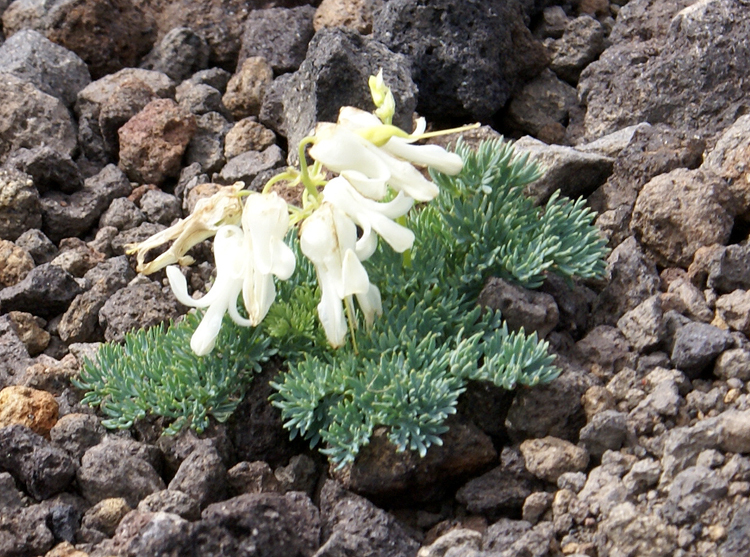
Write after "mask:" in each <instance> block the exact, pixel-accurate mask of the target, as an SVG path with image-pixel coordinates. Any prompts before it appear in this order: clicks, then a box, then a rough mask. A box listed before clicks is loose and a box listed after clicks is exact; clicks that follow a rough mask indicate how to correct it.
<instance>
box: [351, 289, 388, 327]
mask: <svg viewBox="0 0 750 557" xmlns="http://www.w3.org/2000/svg"><path fill="white" fill-rule="evenodd" d="M357 303H358V304H359V308H360V309H361V310H362V314H363V315H364V317H365V326H366V327H367V328H368V329H369V328H370V327H372V324H373V323H374V322H375V316H379V315H383V303H382V302H381V299H380V290H378V287H377V286H375V285H374V284H372V283H371V284H370V288H369V290H368V291H367V292H366V293H364V294H357Z"/></svg>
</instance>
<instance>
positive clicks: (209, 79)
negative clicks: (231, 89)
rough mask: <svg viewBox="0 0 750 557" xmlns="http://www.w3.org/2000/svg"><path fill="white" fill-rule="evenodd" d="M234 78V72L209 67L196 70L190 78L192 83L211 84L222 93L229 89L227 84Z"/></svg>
mask: <svg viewBox="0 0 750 557" xmlns="http://www.w3.org/2000/svg"><path fill="white" fill-rule="evenodd" d="M231 78H232V74H230V73H229V72H228V71H226V70H223V69H221V68H209V69H207V70H201V71H199V72H195V73H194V74H193V75H192V76H191V77H190V79H189V80H187V81H190V83H195V84H196V85H210V86H211V87H213V88H214V89H216V90H217V91H219V92H220V93H222V94H223V93H224V92H225V91H226V89H227V84H228V83H229V80H230V79H231Z"/></svg>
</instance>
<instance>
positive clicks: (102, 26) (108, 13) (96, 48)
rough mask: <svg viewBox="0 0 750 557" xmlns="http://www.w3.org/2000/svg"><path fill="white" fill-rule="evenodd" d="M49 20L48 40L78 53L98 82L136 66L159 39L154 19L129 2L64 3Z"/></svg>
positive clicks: (76, 0)
mask: <svg viewBox="0 0 750 557" xmlns="http://www.w3.org/2000/svg"><path fill="white" fill-rule="evenodd" d="M46 21H47V25H48V27H47V29H46V35H47V38H48V39H49V40H51V41H52V42H54V43H57V44H59V45H62V46H64V47H65V48H67V49H68V50H72V51H73V52H75V53H76V54H78V56H80V57H81V58H82V59H83V61H84V62H86V64H87V65H88V67H89V70H90V71H91V76H92V77H93V78H94V79H98V78H100V77H102V76H104V75H107V74H110V73H113V72H116V71H117V70H119V69H121V68H123V67H126V66H135V64H136V62H137V60H138V59H139V58H140V57H141V56H143V55H144V54H146V53H147V52H148V51H149V50H151V47H152V45H153V44H154V39H155V36H154V35H155V34H154V27H153V23H152V21H153V20H151V18H150V17H149V15H148V14H147V13H145V12H144V11H143V10H142V9H141V7H140V6H139V5H138V4H137V3H134V2H128V1H127V0H104V1H101V0H63V1H61V2H56V3H55V4H54V5H53V6H52V7H51V9H50V11H49V13H48V14H47V17H46Z"/></svg>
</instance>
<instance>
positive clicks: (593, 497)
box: [578, 453, 628, 518]
mask: <svg viewBox="0 0 750 557" xmlns="http://www.w3.org/2000/svg"><path fill="white" fill-rule="evenodd" d="M607 454H609V453H607ZM616 472H617V471H616V470H610V469H609V468H608V467H607V466H605V465H604V458H602V466H597V467H596V468H594V469H593V470H591V472H589V477H588V479H587V480H586V485H584V486H583V489H582V490H581V491H580V493H579V494H578V499H579V500H580V501H581V502H583V503H584V504H586V505H587V506H588V508H589V509H590V510H591V513H592V514H593V515H595V516H597V515H598V516H600V517H602V518H606V517H607V516H608V515H609V513H610V512H611V511H612V509H614V508H615V507H616V506H617V505H620V504H621V503H624V502H625V501H626V499H627V496H628V491H627V489H626V488H625V485H624V484H623V482H622V480H621V479H620V477H619V475H617V474H616Z"/></svg>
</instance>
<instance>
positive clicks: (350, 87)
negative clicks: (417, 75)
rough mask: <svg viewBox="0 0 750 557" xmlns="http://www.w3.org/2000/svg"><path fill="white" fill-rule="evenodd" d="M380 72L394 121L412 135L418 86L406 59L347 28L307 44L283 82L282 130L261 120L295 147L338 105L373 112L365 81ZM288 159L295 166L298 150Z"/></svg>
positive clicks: (320, 35)
mask: <svg viewBox="0 0 750 557" xmlns="http://www.w3.org/2000/svg"><path fill="white" fill-rule="evenodd" d="M381 68H382V70H383V77H384V79H385V82H386V84H387V85H388V86H389V87H390V88H391V91H392V93H393V97H394V99H395V101H396V114H395V115H394V118H393V123H394V124H395V125H396V126H398V127H400V128H402V129H404V130H407V131H411V130H412V115H413V113H414V109H415V108H416V105H417V98H416V96H417V86H416V85H415V84H414V82H413V81H412V73H411V71H410V69H409V60H408V59H407V58H406V57H405V56H401V55H399V54H394V53H393V52H391V51H390V50H388V48H386V46H384V45H383V44H382V43H381V42H378V41H375V40H372V39H369V38H366V37H362V36H361V35H359V33H356V32H354V31H347V30H345V29H322V30H321V31H320V32H318V33H316V35H315V36H314V37H313V39H312V41H310V46H309V48H308V51H307V58H306V59H305V61H304V62H303V63H302V65H301V66H300V68H299V70H297V72H295V73H294V74H293V75H292V77H291V78H289V80H288V81H287V82H284V93H283V103H284V121H283V123H282V124H281V125H280V127H278V126H275V125H274V124H273V123H272V122H270V121H269V119H267V118H261V119H260V121H261V122H262V123H264V124H268V125H269V126H270V127H272V128H273V129H276V130H283V134H284V135H286V137H287V139H288V141H289V145H297V144H298V143H299V141H300V140H301V139H302V138H303V137H305V136H306V135H308V134H309V133H310V131H311V130H312V129H313V128H314V127H315V124H316V123H317V122H335V121H336V120H337V119H338V116H339V109H340V108H341V107H342V106H354V107H357V108H361V109H363V110H367V111H370V110H372V96H371V94H370V88H369V87H368V85H367V80H368V78H369V76H371V75H375V74H377V73H378V70H380V69H381ZM428 90H430V89H428ZM431 91H433V92H434V88H433V89H431ZM289 159H290V160H289V162H290V163H295V162H296V160H297V150H296V149H290V153H289Z"/></svg>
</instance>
